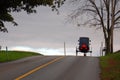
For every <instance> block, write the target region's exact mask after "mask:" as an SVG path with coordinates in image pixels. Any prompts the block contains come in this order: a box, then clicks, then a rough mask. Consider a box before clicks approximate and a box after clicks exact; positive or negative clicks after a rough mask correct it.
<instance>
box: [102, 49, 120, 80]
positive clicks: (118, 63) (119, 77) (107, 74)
mask: <svg viewBox="0 0 120 80" xmlns="http://www.w3.org/2000/svg"><path fill="white" fill-rule="evenodd" d="M100 66H101V80H120V52H119V51H118V52H116V53H114V54H110V55H107V56H103V57H100Z"/></svg>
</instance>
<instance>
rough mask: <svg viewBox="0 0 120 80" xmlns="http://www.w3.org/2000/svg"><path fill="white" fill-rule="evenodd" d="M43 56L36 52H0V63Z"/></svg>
mask: <svg viewBox="0 0 120 80" xmlns="http://www.w3.org/2000/svg"><path fill="white" fill-rule="evenodd" d="M36 55H41V54H38V53H34V52H25V51H7V52H6V51H0V62H8V61H13V60H17V59H21V58H24V57H29V56H36Z"/></svg>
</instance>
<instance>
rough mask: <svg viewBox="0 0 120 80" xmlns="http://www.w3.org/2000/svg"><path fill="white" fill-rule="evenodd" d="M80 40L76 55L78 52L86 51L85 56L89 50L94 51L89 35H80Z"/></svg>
mask: <svg viewBox="0 0 120 80" xmlns="http://www.w3.org/2000/svg"><path fill="white" fill-rule="evenodd" d="M78 42H79V46H78V47H76V55H77V54H78V52H82V53H84V56H86V53H87V52H92V51H90V44H89V42H90V40H89V37H80V38H79V40H78Z"/></svg>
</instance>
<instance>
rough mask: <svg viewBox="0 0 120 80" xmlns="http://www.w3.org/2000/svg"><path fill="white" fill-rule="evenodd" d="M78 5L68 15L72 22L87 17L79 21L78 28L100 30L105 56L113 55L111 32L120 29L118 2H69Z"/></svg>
mask: <svg viewBox="0 0 120 80" xmlns="http://www.w3.org/2000/svg"><path fill="white" fill-rule="evenodd" d="M71 2H72V3H74V4H78V3H79V4H80V5H79V6H78V7H77V9H76V10H74V11H73V13H72V14H70V15H69V16H70V18H71V19H72V20H74V19H76V18H81V17H83V16H85V15H87V16H86V17H87V19H86V18H83V19H81V20H80V21H81V23H78V26H81V25H88V26H95V27H97V28H102V30H103V33H104V40H105V46H106V54H107V53H113V32H114V29H117V28H120V0H71Z"/></svg>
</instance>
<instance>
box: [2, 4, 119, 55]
mask: <svg viewBox="0 0 120 80" xmlns="http://www.w3.org/2000/svg"><path fill="white" fill-rule="evenodd" d="M36 10H37V13H35V14H29V15H28V14H27V13H26V12H24V11H22V12H20V13H12V15H13V17H14V19H15V21H16V22H17V23H18V26H13V25H12V24H11V23H5V26H6V27H7V28H8V31H9V32H8V33H2V32H0V37H1V38H0V45H1V46H2V49H5V47H6V46H7V47H8V50H24V51H33V52H39V53H41V54H44V55H64V42H65V45H66V55H75V50H76V46H78V39H79V37H89V38H90V39H91V45H90V47H91V48H92V55H93V56H99V55H100V46H101V42H104V39H103V34H102V30H101V29H99V30H97V29H96V28H94V27H93V28H91V27H86V26H83V27H78V26H76V24H73V23H69V22H68V21H67V19H68V15H69V14H70V13H71V12H72V9H71V7H70V6H69V5H68V4H64V5H63V6H62V7H61V8H60V9H59V11H60V14H59V15H58V14H57V12H55V11H52V10H51V8H49V7H38V8H36ZM85 18H87V17H86V16H85ZM118 34H120V30H115V32H114V51H116V50H119V49H120V35H118ZM87 54H88V55H90V53H87ZM79 55H81V56H82V55H83V54H82V53H79Z"/></svg>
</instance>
